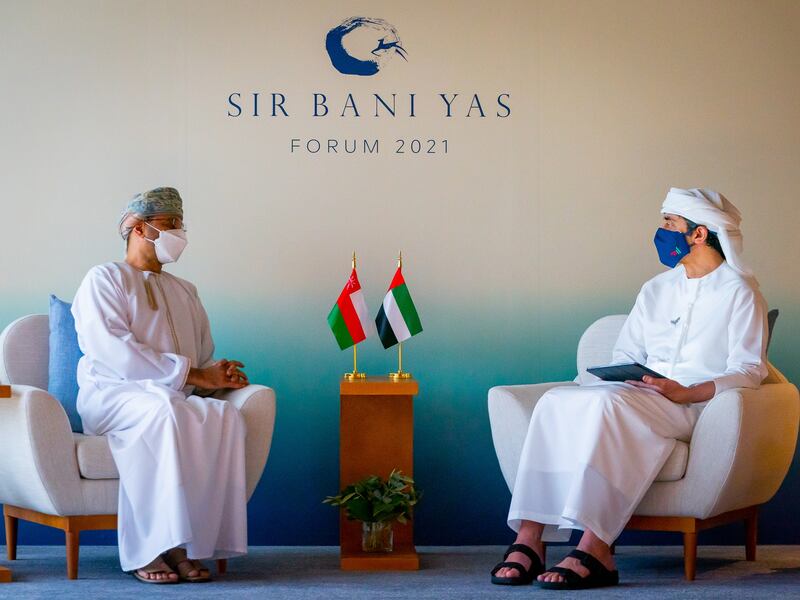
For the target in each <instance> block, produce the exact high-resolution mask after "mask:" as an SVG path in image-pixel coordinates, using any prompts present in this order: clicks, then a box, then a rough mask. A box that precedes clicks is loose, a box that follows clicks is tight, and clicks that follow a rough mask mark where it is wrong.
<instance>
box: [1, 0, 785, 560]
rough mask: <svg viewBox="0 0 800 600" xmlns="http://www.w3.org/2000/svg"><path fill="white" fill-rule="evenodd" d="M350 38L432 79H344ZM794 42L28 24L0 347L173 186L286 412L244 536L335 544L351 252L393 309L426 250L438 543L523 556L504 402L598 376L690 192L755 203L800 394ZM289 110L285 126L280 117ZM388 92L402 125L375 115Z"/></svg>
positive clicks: (109, 21)
mask: <svg viewBox="0 0 800 600" xmlns="http://www.w3.org/2000/svg"><path fill="white" fill-rule="evenodd" d="M355 15H360V16H363V15H367V16H374V17H380V18H382V19H385V20H386V21H388V22H389V23H391V24H392V25H393V26H394V27H395V28H396V31H397V33H398V34H399V37H400V38H401V39H402V46H403V47H404V48H405V50H406V52H407V59H408V60H407V61H405V60H403V57H401V56H399V55H397V53H394V54H391V53H388V54H387V56H386V57H385V59H384V63H383V64H382V68H381V70H380V72H379V73H377V74H376V75H374V76H369V77H366V76H354V75H345V74H342V73H340V72H338V71H337V70H336V69H334V68H333V66H332V64H331V61H330V59H329V57H328V54H327V53H326V50H325V37H326V33H327V32H328V31H329V30H330V29H331V28H333V27H335V26H336V25H337V24H339V23H340V22H341V21H343V20H344V19H345V18H348V17H351V16H355ZM799 24H800V4H798V3H797V2H793V1H791V0H789V1H786V2H781V1H768V2H744V1H732V0H726V1H719V2H718V1H704V2H681V1H671V2H656V1H641V0H631V1H617V2H599V1H596V2H591V1H584V2H569V1H563V0H558V1H523V0H520V1H511V0H508V1H505V2H494V3H487V2H482V1H476V2H421V1H419V2H418V1H412V2H403V3H397V2H388V1H370V2H365V1H349V2H344V3H343V2H323V1H313V2H312V1H305V2H303V3H294V4H289V3H278V2H243V1H229V2H225V3H222V2H201V1H191V2H190V1H170V2H160V1H159V2H155V1H153V2H149V1H138V2H125V3H123V2H70V3H60V2H22V1H8V0H6V1H4V2H2V3H0V81H2V84H0V85H2V90H3V93H2V94H0V124H1V125H2V133H1V135H0V139H2V142H0V181H2V192H1V193H0V203H2V213H0V215H1V216H0V219H1V220H2V223H3V227H2V231H3V233H2V245H1V246H0V248H2V250H1V252H2V254H0V270H2V272H1V273H0V327H2V326H5V324H7V323H8V322H10V321H11V320H13V319H14V318H16V317H18V316H21V315H23V314H28V313H31V312H46V310H47V295H48V294H49V293H56V294H57V295H59V296H60V297H62V298H65V299H71V298H72V296H73V294H74V292H75V290H76V288H77V286H78V284H79V283H80V281H81V278H82V277H83V275H84V274H85V272H86V271H87V270H88V269H89V267H91V266H92V265H94V264H97V263H100V262H105V261H108V260H121V258H122V256H123V251H124V248H123V243H122V242H121V240H120V239H119V237H118V236H117V234H116V227H115V226H116V223H117V219H118V217H119V214H120V211H121V209H122V207H123V205H124V203H125V202H126V201H127V199H128V198H129V197H130V196H131V195H132V194H134V193H135V192H137V191H141V190H143V189H148V188H151V187H155V186H158V185H173V186H175V187H177V188H178V189H179V190H180V191H181V194H182V195H183V197H184V201H185V209H186V221H187V224H188V227H189V240H190V245H189V247H188V249H187V251H186V253H185V254H184V256H183V258H181V261H180V263H178V264H177V265H174V266H172V267H170V268H169V270H170V271H171V272H173V273H175V274H177V275H179V276H181V277H185V278H188V279H189V280H191V281H193V282H194V283H195V284H196V285H197V287H198V289H199V291H200V294H201V297H202V298H203V299H204V301H205V304H206V307H207V310H208V312H209V314H210V317H211V321H212V331H213V333H214V336H215V339H216V342H217V346H218V355H219V356H226V357H228V358H238V359H241V360H242V361H243V362H244V363H245V364H246V365H247V371H248V373H249V375H250V378H251V380H253V381H255V382H261V383H265V384H268V385H270V386H272V387H274V388H275V389H276V391H277V395H278V418H277V423H276V432H275V438H274V443H273V447H272V452H271V455H270V460H269V463H268V465H267V468H266V471H265V473H264V477H263V479H262V481H261V483H260V485H259V488H258V490H257V492H256V494H255V496H254V498H253V500H252V501H251V503H250V506H249V510H250V541H251V543H253V544H333V543H336V542H337V539H338V537H337V517H336V514H335V512H334V511H333V510H332V509H330V508H329V507H326V506H323V505H322V504H321V503H320V502H321V500H322V498H323V497H324V496H325V495H326V494H330V493H334V492H335V491H336V490H337V485H338V481H337V479H338V458H337V452H338V378H339V376H340V375H341V373H342V372H343V371H344V370H346V369H347V368H348V367H349V365H350V361H351V356H350V354H349V352H340V351H339V350H338V347H337V346H336V343H335V342H334V339H333V336H332V335H331V333H330V331H329V330H328V327H327V324H326V321H325V317H326V315H327V313H328V311H329V309H330V307H331V306H332V304H333V302H334V301H335V299H336V297H337V295H338V294H339V291H340V290H341V288H342V286H343V285H344V283H345V280H346V278H347V276H348V274H349V262H350V254H351V252H352V251H353V250H354V249H355V250H356V251H357V252H358V254H359V257H360V264H359V275H360V279H361V283H362V286H363V287H364V289H365V292H366V296H367V299H368V302H369V304H370V308H371V309H372V310H373V311H374V312H377V309H378V305H379V302H380V299H381V298H382V296H383V294H384V292H385V289H386V286H387V285H388V283H389V280H390V278H391V275H392V273H393V270H394V261H395V257H396V254H397V251H398V250H399V249H402V250H403V252H404V256H405V259H406V260H405V265H404V266H405V268H404V272H405V274H406V279H407V282H408V284H409V287H410V290H411V293H412V295H413V297H414V299H415V302H416V305H417V308H418V310H419V312H420V315H421V318H422V323H423V326H424V328H425V330H424V332H423V333H422V334H421V335H420V336H418V337H416V338H414V339H413V340H411V341H410V342H409V343H408V344H407V345H406V348H405V349H406V352H405V359H406V366H407V368H408V369H410V370H411V371H413V373H414V375H415V376H416V377H417V378H418V379H419V380H420V384H421V393H420V396H419V398H418V401H417V404H416V421H415V435H416V478H417V480H418V483H419V485H420V487H422V488H423V489H424V490H425V493H426V495H425V498H424V500H423V502H422V503H421V505H420V507H419V510H418V513H417V529H416V531H417V542H418V543H420V544H462V543H504V542H506V541H507V540H508V539H509V538H510V534H509V531H508V530H507V529H506V527H505V515H506V511H507V507H508V501H509V493H508V491H507V489H506V487H505V484H504V482H503V480H502V477H501V474H500V470H499V467H498V465H497V461H496V459H495V456H494V450H493V447H492V441H491V436H490V431H489V423H488V417H487V411H486V392H487V390H488V389H489V388H490V387H491V386H493V385H497V384H512V383H526V382H540V381H557V380H563V379H571V378H572V377H574V375H575V349H576V345H577V342H578V338H579V337H580V334H581V333H582V331H583V330H584V329H585V328H586V327H587V326H588V325H589V324H590V323H591V322H592V321H593V320H594V319H596V318H598V317H600V316H603V315H606V314H610V313H622V312H627V311H628V310H629V309H630V307H631V306H632V304H633V300H634V298H635V295H636V293H637V291H638V289H639V287H640V285H641V284H642V283H643V282H644V281H645V280H647V279H648V278H650V277H652V276H653V275H655V274H656V273H658V272H659V271H660V270H661V269H662V267H661V266H660V265H659V263H658V259H657V256H656V252H655V249H654V248H653V245H652V241H651V240H652V236H653V233H654V230H655V228H656V227H657V226H658V222H659V208H660V204H661V201H662V199H663V197H664V194H665V193H666V191H667V189H668V188H669V187H670V186H680V187H694V186H710V187H714V188H716V189H719V190H720V191H722V192H723V193H725V194H726V195H727V196H728V197H729V198H730V199H731V200H732V201H733V202H734V203H735V204H736V205H737V206H738V207H739V208H740V210H741V211H742V213H743V215H744V221H743V231H744V235H745V248H746V258H747V260H748V261H749V262H750V264H751V265H752V266H753V268H754V270H755V272H756V273H757V275H758V277H759V280H760V282H761V286H762V290H763V292H764V295H765V296H766V298H767V300H768V302H769V304H770V306H771V307H778V308H780V310H781V317H780V319H779V321H778V324H777V329H776V335H775V339H774V342H773V346H772V348H771V359H772V361H773V362H774V363H775V364H776V365H777V366H778V367H779V368H780V369H782V370H783V371H784V372H785V374H786V375H787V376H788V377H789V378H790V379H792V380H793V381H795V382H797V381H800V349H799V348H798V345H797V343H796V341H795V340H797V339H798V337H800V306H798V300H800V268H799V267H798V257H800V236H798V235H797V224H798V223H800V204H798V201H797V190H798V189H800V171H799V170H798V168H797V165H798V164H800V25H799ZM361 33H364V34H365V35H367V36H368V35H369V34H371V31H370V30H369V29H365V30H364V31H362V32H361ZM378 37H381V36H375V38H374V39H369V38H368V37H367V38H363V39H362V38H359V39H356V38H355V37H354V38H353V40H352V43H351V46H352V47H351V48H348V50H349V51H351V52H352V53H354V54H357V53H358V52H359V51H363V48H365V47H366V46H364V44H370V43H374V42H375V40H376V39H377V38H378ZM348 43H350V42H348ZM359 44H361V46H359ZM346 48H347V46H346ZM367 50H368V48H367ZM254 92H256V93H258V94H259V96H258V103H259V104H258V107H257V110H258V114H259V116H253V113H254V112H255V109H256V107H255V106H254V100H253V98H254V97H253V93H254ZM273 93H274V94H281V95H282V96H275V99H276V102H278V104H280V98H281V97H283V98H284V103H283V104H282V107H283V108H284V109H285V110H286V112H287V115H284V114H283V113H282V111H280V109H279V108H276V110H275V112H276V116H275V117H273V116H272V112H273V106H272V100H273V96H272V94H273ZM315 93H317V94H325V98H326V103H325V106H326V107H327V108H328V114H327V115H325V116H317V117H315V116H314V107H315V102H314V99H315V96H314V94H315ZM393 93H394V94H396V99H395V101H396V105H395V106H396V108H395V116H392V115H391V114H390V112H389V111H388V110H387V109H386V108H385V107H384V106H382V105H377V106H376V100H375V98H374V96H373V94H379V95H380V96H381V98H383V99H384V100H385V101H387V103H388V102H389V101H390V100H391V98H392V94H393ZM231 94H239V96H235V95H234V96H231ZM348 94H352V100H350V99H349V98H348ZM410 94H414V102H415V104H414V109H413V112H414V116H410V113H411V106H410V103H411V100H410V98H411V96H410ZM439 94H446V96H445V98H447V99H448V100H449V101H451V102H452V105H451V116H450V117H447V116H446V114H447V113H446V103H445V101H444V100H443V98H442V97H441V96H440V95H439ZM453 94H458V96H457V97H455V98H454V97H453ZM476 94H477V96H478V102H479V103H480V105H481V106H480V108H481V110H482V111H483V112H484V114H485V116H484V117H481V116H480V110H479V109H478V108H477V107H476V106H475V95H476ZM502 94H508V96H501V95H502ZM498 97H500V100H501V101H502V103H501V102H498ZM229 98H231V99H232V100H233V102H230V101H229ZM316 98H317V100H319V99H320V97H319V96H317V97H316ZM348 102H349V105H348ZM503 103H504V104H505V105H507V107H508V108H503V105H502V104H503ZM234 105H235V106H234ZM352 105H355V108H353V107H352ZM471 105H472V110H469V109H470V106H471ZM236 106H238V107H240V109H241V113H240V114H239V115H238V116H230V115H231V114H234V115H236V114H237V109H236ZM356 111H358V113H359V116H358V117H356V116H355V112H356ZM317 112H318V113H322V112H323V111H322V107H321V105H319V103H317ZM376 112H377V114H378V116H375V115H376ZM341 115H344V116H341ZM467 115H469V116H467ZM292 139H297V140H298V142H297V144H298V145H299V147H298V148H297V149H295V150H294V151H292V141H291V140H292ZM314 139H316V140H319V141H320V145H321V148H322V149H321V150H320V151H319V152H316V153H312V152H309V151H308V148H309V146H307V144H308V143H309V140H314ZM329 139H332V140H337V148H338V152H336V153H332V152H327V151H326V150H327V148H328V145H329V142H328V140H329ZM376 139H377V140H378V141H379V149H378V152H366V153H365V152H363V140H367V141H368V145H369V146H370V148H371V147H372V143H373V141H374V140H376ZM415 139H417V140H421V147H422V148H423V150H424V151H421V152H419V153H414V152H413V147H412V141H413V140H415ZM345 140H347V141H348V143H352V142H353V140H356V143H357V145H358V146H359V147H360V148H361V150H362V151H359V152H356V153H354V154H347V153H345V152H342V148H343V146H344V142H345ZM396 140H403V142H402V145H403V149H404V150H405V152H404V153H402V154H399V153H396V150H397V148H398V147H399V146H400V145H401V143H400V142H397V141H396ZM428 140H434V142H435V144H434V149H435V153H428V152H427V150H428V149H429V142H428ZM443 140H447V152H446V153H444V146H445V144H444V143H443ZM310 148H311V149H312V150H313V149H314V148H315V145H314V144H313V142H311V146H310ZM359 357H360V361H361V364H360V367H362V368H363V369H364V370H366V371H368V372H370V373H375V374H379V373H385V372H387V371H389V370H390V369H392V367H394V365H395V360H396V355H395V353H394V352H392V351H384V350H383V349H382V347H381V345H380V343H379V341H378V340H377V339H370V340H367V342H366V343H365V344H363V345H362V346H361V347H360V352H359ZM798 499H800V464H798V461H795V464H794V465H793V467H792V471H791V473H790V475H789V477H788V479H787V481H786V482H785V484H784V486H783V487H782V489H781V490H780V492H779V493H778V495H777V497H776V498H775V499H774V500H773V501H772V502H771V503H770V504H769V505H768V506H767V507H766V508H765V510H764V512H763V517H762V521H761V539H762V541H763V542H769V543H796V542H797V540H798V536H800V522H798V520H797V519H796V518H795V507H796V504H797V501H798ZM738 535H739V532H738V530H735V529H733V530H724V531H721V532H718V533H709V534H708V537H707V538H706V539H708V540H711V539H715V540H717V541H732V540H735V539H737V536H738ZM20 536H21V541H22V542H23V543H44V542H61V541H62V536H61V535H60V534H58V533H55V532H49V531H45V530H43V529H39V528H36V527H34V526H28V527H23V528H22V530H21V532H20ZM86 539H87V540H94V541H101V542H110V541H113V539H114V537H113V534H96V535H94V536H93V537H92V536H88V535H87V536H86ZM632 539H634V538H631V537H628V538H627V540H629V541H630V540H632ZM636 539H637V540H641V539H642V538H641V537H638V538H636ZM645 539H646V540H647V541H650V542H660V541H669V542H673V543H677V541H678V539H677V538H675V539H673V538H671V537H669V536H667V535H661V536H645Z"/></svg>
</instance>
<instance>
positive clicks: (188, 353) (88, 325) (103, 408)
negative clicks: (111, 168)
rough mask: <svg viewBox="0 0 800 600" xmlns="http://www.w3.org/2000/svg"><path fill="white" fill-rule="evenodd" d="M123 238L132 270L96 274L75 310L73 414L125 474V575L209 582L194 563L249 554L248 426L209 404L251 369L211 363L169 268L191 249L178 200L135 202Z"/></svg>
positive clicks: (105, 267)
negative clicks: (78, 354)
mask: <svg viewBox="0 0 800 600" xmlns="http://www.w3.org/2000/svg"><path fill="white" fill-rule="evenodd" d="M119 232H120V235H121V236H122V238H123V239H124V240H126V243H127V246H126V248H127V249H126V256H125V261H124V262H109V263H105V264H102V265H98V266H96V267H93V268H92V269H91V270H90V271H89V273H88V274H87V275H86V277H85V278H84V280H83V282H82V283H81V285H80V288H79V289H78V291H77V293H76V295H75V300H74V302H73V306H72V313H73V315H74V317H75V328H76V329H77V332H78V343H79V345H80V348H81V350H82V351H83V353H84V356H83V357H82V358H81V360H80V362H79V364H78V383H79V385H80V393H79V395H78V411H79V413H80V415H81V419H82V420H83V426H84V429H85V431H86V433H87V434H90V435H105V436H107V437H108V442H109V446H110V447H111V453H112V455H113V457H114V462H115V463H116V465H117V469H118V471H119V476H120V485H119V513H118V523H119V525H118V527H119V554H120V563H121V565H122V569H123V570H124V571H130V572H131V573H132V574H133V575H134V577H136V578H137V579H138V580H140V581H142V582H144V583H157V584H163V583H178V582H179V581H191V582H199V581H209V580H210V578H211V576H210V572H209V570H208V569H207V568H206V567H205V566H204V565H203V564H202V563H201V562H200V561H199V559H203V558H215V559H219V558H227V557H231V556H237V555H241V554H245V553H246V552H247V508H246V502H247V497H246V489H245V450H244V444H245V425H244V420H243V418H242V416H241V415H240V413H239V411H238V410H237V409H236V408H235V407H234V406H233V405H231V404H229V403H228V402H225V401H222V400H217V399H214V398H213V397H204V396H207V395H209V394H213V392H214V391H215V390H221V389H224V388H242V387H244V386H246V385H247V384H248V381H247V377H246V376H245V374H244V373H243V372H242V371H241V369H242V368H243V367H244V365H243V364H242V363H240V362H237V361H228V360H219V361H214V359H213V354H214V343H213V341H212V339H211V332H210V329H209V323H208V317H207V315H206V311H205V309H204V308H203V305H202V303H201V302H200V298H199V297H198V296H197V290H196V288H195V287H194V286H193V285H192V284H190V283H189V282H188V281H184V280H183V279H180V278H178V277H175V276H174V275H170V274H169V273H166V272H164V271H163V270H162V266H163V265H164V264H166V263H170V262H174V261H176V260H178V257H179V256H180V254H181V252H182V251H183V249H184V247H185V246H186V233H185V229H184V225H183V202H182V200H181V197H180V195H179V194H178V191H177V190H175V189H173V188H157V189H154V190H151V191H149V192H145V193H143V194H139V195H137V196H135V197H134V198H133V199H132V200H131V201H130V202H129V203H128V205H127V208H126V210H125V211H124V213H123V215H122V218H121V219H120V222H119ZM201 394H202V395H201Z"/></svg>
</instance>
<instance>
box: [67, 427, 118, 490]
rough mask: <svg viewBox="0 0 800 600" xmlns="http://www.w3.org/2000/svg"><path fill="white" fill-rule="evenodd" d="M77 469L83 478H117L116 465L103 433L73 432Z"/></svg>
mask: <svg viewBox="0 0 800 600" xmlns="http://www.w3.org/2000/svg"><path fill="white" fill-rule="evenodd" d="M72 437H73V438H75V454H76V455H77V457H78V469H80V472H81V477H83V478H84V479H119V472H118V471H117V465H116V463H115V462H114V457H113V456H111V448H109V446H108V438H107V437H106V436H104V435H83V434H81V433H73V434H72Z"/></svg>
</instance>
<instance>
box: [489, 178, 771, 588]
mask: <svg viewBox="0 0 800 600" xmlns="http://www.w3.org/2000/svg"><path fill="white" fill-rule="evenodd" d="M661 212H662V218H663V221H662V225H661V227H660V228H659V229H658V230H657V232H656V236H655V238H654V243H655V245H656V249H657V251H658V255H659V258H660V260H661V262H662V263H664V264H665V265H667V266H669V267H672V268H671V269H670V270H668V271H666V272H664V273H661V274H660V275H657V276H656V277H654V278H652V279H651V280H650V281H648V282H647V283H645V284H644V286H642V289H641V291H640V292H639V296H638V297H637V299H636V303H635V305H634V307H633V309H632V310H631V312H630V314H629V316H628V318H627V320H626V321H625V324H624V326H623V328H622V330H621V332H620V335H619V338H618V339H617V342H616V344H615V346H614V351H613V362H614V363H632V362H638V363H640V364H643V365H645V366H646V367H648V368H650V369H652V370H653V371H656V372H657V373H659V374H661V375H663V378H655V377H649V376H645V377H644V378H643V380H641V381H627V382H624V383H612V382H605V381H600V380H596V378H594V377H593V376H591V375H588V374H586V375H585V377H586V380H585V381H584V380H583V376H581V380H580V381H579V383H580V384H581V385H580V386H579V387H575V386H570V387H557V388H553V389H551V390H550V391H548V392H547V393H546V394H544V395H543V396H542V398H541V399H540V400H539V402H537V404H536V407H535V409H534V411H533V415H532V417H531V421H530V425H529V429H528V434H527V437H526V439H525V443H524V446H523V449H522V455H521V459H520V465H519V469H518V472H517V477H516V481H515V484H514V492H513V495H512V499H511V507H510V509H509V514H508V525H509V527H511V528H512V529H513V530H514V531H516V532H517V538H516V541H515V543H514V544H512V546H511V547H509V549H508V552H507V553H506V556H505V557H504V562H501V563H500V564H498V565H497V567H495V569H494V570H493V571H492V582H493V583H497V584H506V585H519V584H522V583H530V582H531V581H533V580H534V579H537V580H538V581H539V584H540V585H541V586H543V587H548V588H557V589H576V588H587V587H599V586H605V585H615V584H616V583H617V582H618V581H619V575H618V573H617V571H616V569H615V566H614V558H613V556H612V555H611V552H610V545H611V544H612V543H613V542H614V540H615V539H616V538H617V536H618V535H619V534H620V533H621V532H622V529H623V528H624V527H625V524H626V523H627V522H628V520H629V519H630V517H631V515H632V514H633V511H634V510H635V509H636V506H637V505H638V504H639V502H640V501H641V499H642V497H643V496H644V494H645V493H646V492H647V490H648V488H649V487H650V485H651V484H652V482H653V481H654V479H655V477H656V475H657V474H658V472H659V471H660V470H661V468H662V467H663V465H664V463H665V462H666V460H667V458H668V457H669V455H670V454H671V453H672V450H673V449H674V447H675V443H676V440H682V441H689V440H690V438H691V435H692V430H693V429H694V425H695V423H696V422H697V418H698V416H699V414H700V410H701V408H702V406H703V405H704V403H705V402H707V401H708V400H710V399H711V398H713V397H714V396H715V395H716V394H719V393H721V392H723V391H724V390H727V389H730V388H739V387H745V388H757V387H758V386H759V385H760V384H761V381H762V380H763V379H764V377H766V375H767V359H766V343H767V322H766V312H767V306H766V302H765V301H764V298H763V297H762V296H761V294H760V292H759V290H758V285H757V282H756V280H755V278H754V277H753V276H752V273H751V271H750V270H749V269H748V268H747V267H746V266H745V264H744V262H743V260H742V256H741V253H742V234H741V231H740V230H739V225H740V222H741V216H740V214H739V211H738V210H737V209H736V207H735V206H733V204H731V203H730V202H729V201H728V200H727V198H725V197H724V196H723V195H722V194H719V193H717V192H715V191H714V190H709V189H691V190H683V189H678V188H672V189H670V191H669V193H668V194H667V197H666V199H665V200H664V203H663V206H662V208H661ZM590 379H594V381H591V380H590ZM557 529H563V530H566V531H564V533H567V534H568V530H569V529H580V530H582V531H583V532H584V533H583V536H582V537H581V540H580V543H579V545H578V548H577V549H576V550H574V551H573V552H572V553H570V555H569V556H568V557H567V558H565V559H564V560H563V561H562V562H561V563H559V565H557V566H555V567H551V568H550V569H547V570H545V567H544V561H543V540H547V539H549V540H556V539H560V540H565V539H568V535H567V537H566V538H565V537H564V536H563V535H560V534H561V533H562V532H560V531H558V530H557Z"/></svg>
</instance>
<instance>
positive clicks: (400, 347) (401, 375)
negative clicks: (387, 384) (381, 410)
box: [389, 250, 411, 381]
mask: <svg viewBox="0 0 800 600" xmlns="http://www.w3.org/2000/svg"><path fill="white" fill-rule="evenodd" d="M397 268H398V269H402V268H403V251H402V250H401V251H400V254H399V256H398V257H397ZM389 378H390V379H392V380H394V381H397V380H399V379H411V373H408V372H406V371H403V342H397V372H396V373H389Z"/></svg>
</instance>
